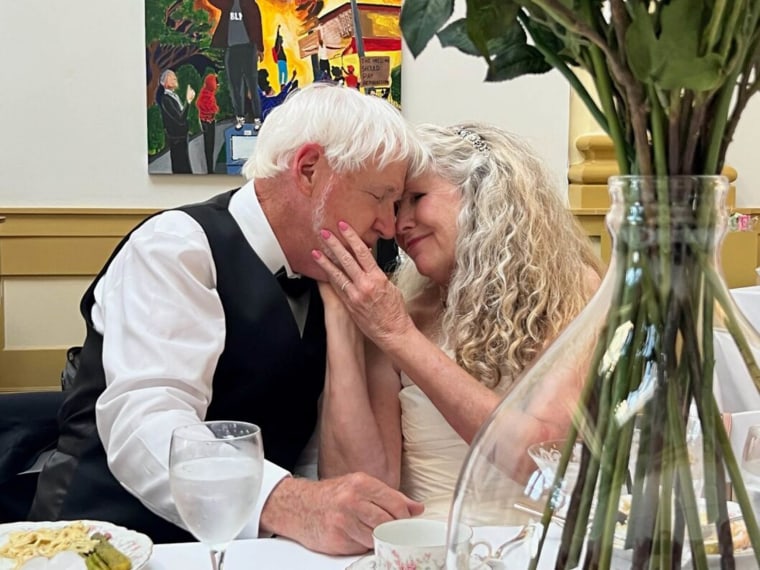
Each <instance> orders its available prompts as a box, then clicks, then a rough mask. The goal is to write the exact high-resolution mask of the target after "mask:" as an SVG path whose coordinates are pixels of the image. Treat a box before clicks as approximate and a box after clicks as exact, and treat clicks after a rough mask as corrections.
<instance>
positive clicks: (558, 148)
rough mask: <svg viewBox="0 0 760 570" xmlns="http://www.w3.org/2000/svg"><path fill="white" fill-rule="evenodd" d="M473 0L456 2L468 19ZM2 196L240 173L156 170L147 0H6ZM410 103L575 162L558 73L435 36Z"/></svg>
mask: <svg viewBox="0 0 760 570" xmlns="http://www.w3.org/2000/svg"><path fill="white" fill-rule="evenodd" d="M463 12H464V2H463V1H462V0H459V1H458V3H457V13H456V15H455V17H458V16H459V15H461V14H462V13H463ZM0 53H3V54H5V57H4V66H3V79H2V91H0V125H2V136H3V138H2V143H0V206H85V207H86V206H91V207H165V206H173V205H177V204H180V203H184V202H189V201H194V200H197V199H200V198H203V197H205V196H208V195H211V194H213V193H216V192H219V191H221V190H223V189H227V188H232V187H234V186H236V185H238V184H239V183H240V179H239V178H238V177H227V176H208V177H207V176H189V175H174V176H167V175H153V176H149V175H148V173H147V162H146V136H147V135H146V124H145V101H144V97H145V89H144V87H143V86H144V82H145V61H144V60H145V57H144V9H143V2H139V1H135V0H130V1H122V2H103V1H102V0H78V1H77V2H52V1H47V0H42V1H37V2H30V1H8V2H3V13H2V17H0ZM403 69H404V77H403V86H404V113H405V114H406V115H407V116H408V117H409V118H410V119H411V120H412V121H414V122H436V123H441V124H451V123H455V122H457V121H463V120H468V119H475V120H480V121H490V122H493V123H496V124H497V125H500V126H502V127H504V128H506V129H509V130H512V131H514V132H517V133H519V134H522V135H523V136H525V137H527V138H528V139H529V140H530V141H531V142H532V143H533V145H534V146H535V147H536V149H537V150H538V151H539V153H540V154H541V155H542V156H543V157H544V158H545V159H546V160H547V161H548V162H549V164H550V166H551V168H552V170H553V171H554V172H555V174H556V176H557V178H558V179H559V180H563V179H564V177H565V172H566V166H567V131H568V93H569V90H568V87H567V85H566V84H565V82H564V80H563V79H562V78H561V77H560V76H559V75H558V74H557V73H556V72H552V73H550V74H547V75H542V76H532V77H526V78H520V79H518V80H515V81H511V82H507V83H496V84H486V83H484V82H483V81H482V78H483V76H484V74H485V67H484V65H483V64H482V63H481V62H479V61H478V60H477V59H475V58H473V57H469V56H466V55H463V54H461V53H459V52H458V51H456V50H454V49H453V48H447V49H445V50H444V49H443V48H441V47H440V45H439V43H438V40H437V39H433V41H432V42H431V44H430V46H428V48H427V50H426V51H425V52H423V53H422V55H421V56H420V57H419V58H418V59H417V60H414V59H413V58H412V57H411V55H410V54H409V53H408V52H407V53H406V54H405V59H404V68H403ZM758 127H760V97H758V98H756V99H755V100H754V101H753V102H752V106H751V108H750V109H748V111H747V115H746V117H745V118H744V121H743V123H742V125H741V127H740V129H739V132H738V133H737V137H736V139H737V140H736V142H735V144H734V145H733V147H732V150H731V153H730V155H729V159H730V160H729V162H730V163H731V164H732V165H734V166H735V167H736V168H737V169H738V170H739V173H740V181H739V197H738V201H739V204H740V205H760V187H758V184H756V183H755V182H756V181H757V180H760V160H758V156H757V154H758V153H757V150H756V149H757V148H758V147H760V144H758V143H759V142H760V141H758V137H760V135H758V134H757V132H758Z"/></svg>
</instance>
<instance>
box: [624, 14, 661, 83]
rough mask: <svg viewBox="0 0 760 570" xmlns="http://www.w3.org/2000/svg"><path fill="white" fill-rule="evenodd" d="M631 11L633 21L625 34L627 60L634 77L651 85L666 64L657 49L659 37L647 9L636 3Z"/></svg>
mask: <svg viewBox="0 0 760 570" xmlns="http://www.w3.org/2000/svg"><path fill="white" fill-rule="evenodd" d="M631 9H632V12H631V18H632V20H633V21H632V22H631V25H630V26H628V31H627V32H626V34H625V53H626V58H627V60H628V65H629V66H630V67H631V71H632V72H633V75H634V77H636V79H638V80H639V81H641V82H642V83H649V82H650V81H651V80H652V78H654V77H656V76H657V75H658V74H659V73H660V71H661V69H662V67H663V65H664V62H663V61H662V59H661V56H660V52H659V50H658V49H657V36H656V35H655V33H654V26H653V24H652V18H651V16H650V15H649V12H647V9H646V7H645V6H644V5H643V4H640V3H638V2H636V3H633V5H632V6H631Z"/></svg>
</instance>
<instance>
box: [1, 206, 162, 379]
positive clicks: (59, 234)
mask: <svg viewBox="0 0 760 570" xmlns="http://www.w3.org/2000/svg"><path fill="white" fill-rule="evenodd" d="M152 212H154V210H152V209H128V210H124V209H106V208H6V209H0V216H4V217H5V222H4V223H2V224H0V392H16V391H32V390H50V389H57V388H58V386H59V384H58V380H59V378H60V373H61V369H62V368H63V365H64V362H65V354H66V348H68V347H67V346H36V345H35V346H24V347H16V346H14V347H13V348H8V346H7V343H6V338H7V336H8V335H7V334H6V322H5V315H6V310H5V309H6V308H5V304H4V299H5V295H4V294H3V293H4V290H5V282H7V281H8V280H13V279H25V280H28V279H46V280H49V279H50V278H51V277H58V278H65V277H72V276H78V277H86V278H93V277H94V276H95V275H97V273H98V271H99V270H100V268H101V267H102V265H103V263H104V262H105V260H106V259H107V258H108V255H109V254H110V253H111V251H112V250H113V248H114V247H115V246H116V244H117V243H118V242H119V240H120V239H121V237H122V236H124V235H125V234H126V233H127V232H128V231H129V230H130V229H131V228H132V227H134V226H135V225H137V224H138V223H139V222H140V221H141V220H143V219H144V218H145V217H146V216H148V215H149V214H151V213H152ZM50 295H53V296H54V295H56V291H55V286H54V285H51V290H50ZM77 302H78V301H77ZM56 317H57V316H56V315H50V318H51V319H55V318H56ZM82 340H83V339H78V340H74V341H73V343H78V342H81V341H82Z"/></svg>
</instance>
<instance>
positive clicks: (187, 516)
mask: <svg viewBox="0 0 760 570" xmlns="http://www.w3.org/2000/svg"><path fill="white" fill-rule="evenodd" d="M171 477H172V480H171V481H172V483H171V484H172V495H173V497H174V501H175V503H176V505H177V509H178V510H179V514H180V516H181V517H182V520H183V521H185V524H186V525H187V527H188V528H189V529H190V531H191V532H192V533H193V535H194V536H195V537H196V538H197V539H198V540H200V541H201V542H203V543H204V544H206V545H208V546H209V548H211V549H212V550H219V549H221V548H224V547H226V546H227V544H228V543H229V542H230V540H232V539H233V538H235V536H237V535H238V534H239V533H240V531H241V530H242V529H243V527H244V526H245V523H246V522H248V519H249V518H250V516H251V505H252V504H255V503H256V498H257V497H258V495H259V489H260V488H261V466H260V465H257V463H256V461H255V460H254V459H250V458H246V457H241V458H237V457H205V458H201V459H193V460H190V461H185V462H182V463H179V464H178V465H176V466H175V467H174V468H173V469H172V474H171Z"/></svg>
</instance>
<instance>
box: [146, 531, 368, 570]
mask: <svg viewBox="0 0 760 570" xmlns="http://www.w3.org/2000/svg"><path fill="white" fill-rule="evenodd" d="M360 558H362V556H329V555H327V554H320V553H318V552H314V551H313V550H309V549H308V548H305V547H303V546H301V545H300V544H298V543H296V542H293V541H292V540H288V539H286V538H257V539H241V540H235V541H234V542H232V544H230V546H229V548H228V549H227V554H226V556H225V562H224V568H225V570H290V569H293V570H296V569H301V568H304V569H308V570H345V569H346V568H348V567H349V566H351V565H352V564H353V563H354V562H356V561H357V560H359V559H360ZM180 568H181V569H182V570H210V569H211V558H210V555H209V552H208V549H207V548H206V546H204V545H203V544H201V543H199V542H183V543H177V544H157V545H155V546H154V547H153V554H152V556H151V557H150V560H149V561H148V563H147V564H146V565H145V566H143V567H142V569H141V570H178V569H180Z"/></svg>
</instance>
